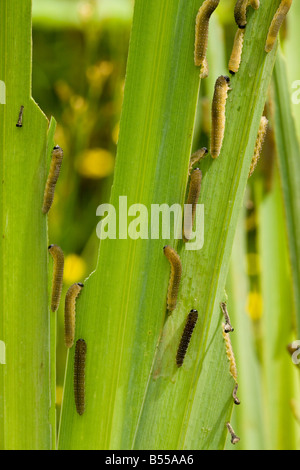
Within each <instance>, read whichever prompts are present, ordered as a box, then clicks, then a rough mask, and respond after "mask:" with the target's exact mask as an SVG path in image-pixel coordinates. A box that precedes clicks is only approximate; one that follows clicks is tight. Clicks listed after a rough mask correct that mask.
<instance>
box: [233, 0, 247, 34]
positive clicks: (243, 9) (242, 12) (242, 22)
mask: <svg viewBox="0 0 300 470" xmlns="http://www.w3.org/2000/svg"><path fill="white" fill-rule="evenodd" d="M248 4H249V0H237V2H236V4H235V7H234V18H235V22H236V24H237V25H238V27H239V28H241V29H244V28H246V25H247V7H248Z"/></svg>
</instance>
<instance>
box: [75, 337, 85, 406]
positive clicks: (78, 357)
mask: <svg viewBox="0 0 300 470" xmlns="http://www.w3.org/2000/svg"><path fill="white" fill-rule="evenodd" d="M86 350H87V347H86V342H85V341H84V340H83V339H79V340H78V341H76V346H75V357H74V398H75V406H76V410H77V413H78V414H79V415H83V413H84V411H85V358H86Z"/></svg>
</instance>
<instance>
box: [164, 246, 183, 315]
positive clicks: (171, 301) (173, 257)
mask: <svg viewBox="0 0 300 470" xmlns="http://www.w3.org/2000/svg"><path fill="white" fill-rule="evenodd" d="M164 254H165V256H166V257H167V258H168V260H169V262H170V265H171V276H170V281H169V287H168V296H167V308H168V310H170V311H172V310H175V308H176V304H177V297H178V291H179V285H180V280H181V274H182V265H181V261H180V257H179V255H178V254H177V253H176V251H175V250H174V249H173V248H171V247H170V246H169V245H166V246H164Z"/></svg>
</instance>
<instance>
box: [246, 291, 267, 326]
mask: <svg viewBox="0 0 300 470" xmlns="http://www.w3.org/2000/svg"><path fill="white" fill-rule="evenodd" d="M246 310H247V313H248V315H249V317H250V318H251V319H252V320H259V319H260V318H261V317H262V312H263V300H262V296H261V294H260V293H259V292H256V291H253V292H249V294H248V300H247V307H246Z"/></svg>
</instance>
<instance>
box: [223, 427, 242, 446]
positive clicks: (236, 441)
mask: <svg viewBox="0 0 300 470" xmlns="http://www.w3.org/2000/svg"><path fill="white" fill-rule="evenodd" d="M226 426H227V429H228V431H229V433H230V435H231V444H233V445H235V444H237V443H238V442H239V441H240V438H239V437H238V436H237V435H236V434H235V432H234V430H233V428H232V426H231V424H230V423H226Z"/></svg>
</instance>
